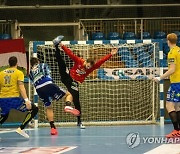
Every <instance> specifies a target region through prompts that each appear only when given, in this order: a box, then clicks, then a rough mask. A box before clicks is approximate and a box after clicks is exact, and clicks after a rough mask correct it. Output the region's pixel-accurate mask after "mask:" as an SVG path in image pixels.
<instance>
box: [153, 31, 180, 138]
mask: <svg viewBox="0 0 180 154" xmlns="http://www.w3.org/2000/svg"><path fill="white" fill-rule="evenodd" d="M177 39H178V38H177V35H176V34H174V33H171V34H168V35H167V43H168V46H169V48H170V51H169V53H168V71H167V72H166V73H164V74H163V75H162V76H160V78H154V80H155V81H158V80H159V81H160V80H162V79H165V78H166V77H170V82H171V85H170V87H169V90H168V92H167V102H166V108H167V111H168V113H169V117H170V119H171V121H172V123H173V126H174V130H173V131H172V132H171V133H170V134H168V135H166V137H167V138H170V137H180V48H179V47H178V46H176V42H177Z"/></svg>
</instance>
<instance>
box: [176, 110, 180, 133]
mask: <svg viewBox="0 0 180 154" xmlns="http://www.w3.org/2000/svg"><path fill="white" fill-rule="evenodd" d="M176 114H177V121H178V126H179V127H178V128H179V130H180V111H177V112H176Z"/></svg>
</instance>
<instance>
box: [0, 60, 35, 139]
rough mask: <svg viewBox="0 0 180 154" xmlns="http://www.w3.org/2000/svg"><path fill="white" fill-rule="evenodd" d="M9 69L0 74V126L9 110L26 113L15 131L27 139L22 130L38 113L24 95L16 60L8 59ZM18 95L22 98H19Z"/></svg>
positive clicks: (22, 75)
mask: <svg viewBox="0 0 180 154" xmlns="http://www.w3.org/2000/svg"><path fill="white" fill-rule="evenodd" d="M9 66H10V67H9V68H7V69H5V70H4V71H1V72H0V108H1V114H0V124H3V123H4V122H5V121H6V119H7V118H8V115H9V112H10V110H11V109H16V110H19V111H21V112H25V111H28V114H27V115H26V117H25V119H24V121H23V123H22V124H21V125H20V127H19V128H18V129H17V130H16V132H17V133H19V134H20V135H22V136H24V137H25V138H29V135H28V134H27V133H26V132H25V131H24V130H23V129H24V128H25V126H26V125H27V124H28V123H29V122H30V121H31V120H32V118H34V117H35V115H36V114H37V113H38V107H36V105H34V104H32V103H31V102H30V101H29V99H28V97H27V94H26V90H25V87H24V83H23V82H24V74H23V73H22V72H21V71H19V70H18V69H17V58H16V57H14V56H13V57H10V58H9ZM20 93H21V95H22V97H23V98H20V97H19V96H20Z"/></svg>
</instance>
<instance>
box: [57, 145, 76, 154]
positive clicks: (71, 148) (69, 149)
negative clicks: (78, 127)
mask: <svg viewBox="0 0 180 154" xmlns="http://www.w3.org/2000/svg"><path fill="white" fill-rule="evenodd" d="M75 148H77V147H75V146H74V147H68V149H65V150H63V151H61V152H58V154H60V153H64V152H68V151H71V150H73V149H75Z"/></svg>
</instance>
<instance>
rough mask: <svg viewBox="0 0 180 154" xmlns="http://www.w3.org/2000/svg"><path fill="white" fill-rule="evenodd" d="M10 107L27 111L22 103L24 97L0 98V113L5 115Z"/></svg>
mask: <svg viewBox="0 0 180 154" xmlns="http://www.w3.org/2000/svg"><path fill="white" fill-rule="evenodd" d="M11 109H16V110H19V111H21V112H25V111H28V109H27V108H26V105H25V104H24V99H22V98H20V97H12V98H0V113H1V115H6V114H8V113H9V112H10V110H11Z"/></svg>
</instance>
